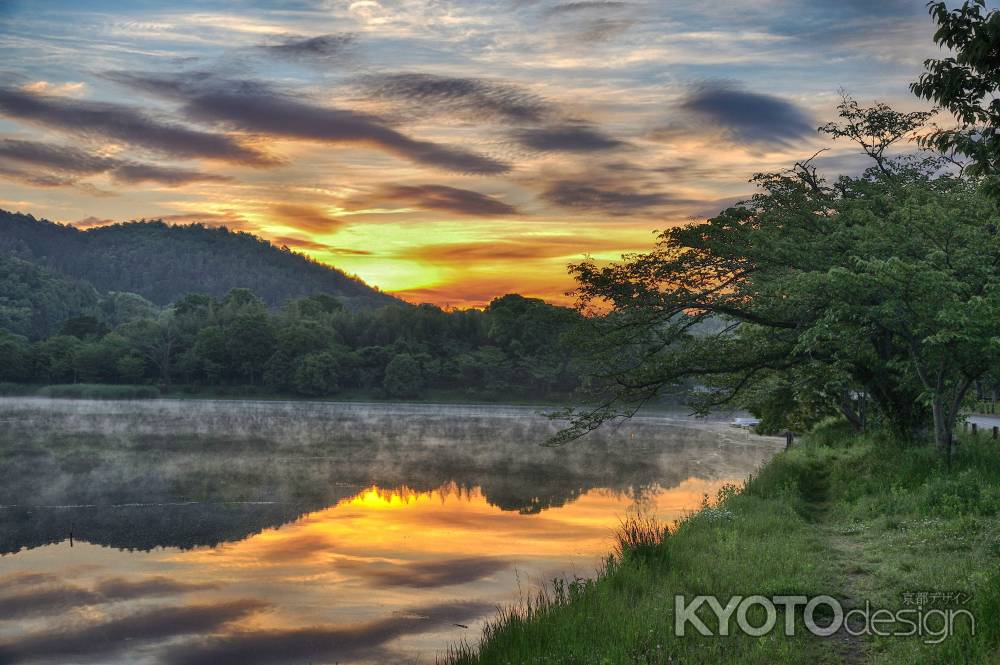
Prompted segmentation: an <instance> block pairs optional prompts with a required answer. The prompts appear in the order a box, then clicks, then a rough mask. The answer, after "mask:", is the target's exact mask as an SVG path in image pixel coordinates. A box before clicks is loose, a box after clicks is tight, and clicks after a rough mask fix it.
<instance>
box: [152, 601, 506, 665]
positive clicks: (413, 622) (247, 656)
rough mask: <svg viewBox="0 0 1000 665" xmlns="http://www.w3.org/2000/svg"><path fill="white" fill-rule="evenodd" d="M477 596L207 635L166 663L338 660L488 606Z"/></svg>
mask: <svg viewBox="0 0 1000 665" xmlns="http://www.w3.org/2000/svg"><path fill="white" fill-rule="evenodd" d="M493 609H494V606H493V605H491V604H489V603H479V602H450V603H441V604H436V605H430V606H427V607H414V608H411V609H410V610H409V611H407V612H405V613H400V614H399V615H397V616H392V617H388V618H385V619H378V620H376V621H368V622H365V623H360V624H356V625H350V626H314V627H309V628H299V629H289V630H263V631H254V632H242V633H233V634H229V635H222V636H219V637H210V638H206V639H203V640H198V641H195V642H194V643H192V644H186V645H184V646H180V647H174V648H171V649H169V650H168V651H167V652H165V654H164V660H163V662H164V663H166V664H167V665H203V664H204V663H212V664H213V665H269V664H270V663H287V662H295V661H310V662H311V661H313V660H319V661H340V660H353V659H355V658H359V657H362V656H365V657H368V658H370V657H371V654H372V651H373V650H374V649H377V648H379V647H381V646H383V645H385V644H386V643H387V642H389V641H391V640H393V639H396V638H398V637H400V636H402V635H405V634H407V633H414V632H422V631H426V630H430V629H433V628H435V627H439V626H442V625H450V624H454V623H460V622H462V621H469V620H471V619H474V618H477V617H480V616H483V615H484V614H487V613H488V612H490V611H492V610H493Z"/></svg>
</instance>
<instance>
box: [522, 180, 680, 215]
mask: <svg viewBox="0 0 1000 665" xmlns="http://www.w3.org/2000/svg"><path fill="white" fill-rule="evenodd" d="M542 198H543V199H545V200H546V201H548V202H549V203H553V204H555V205H558V206H562V207H564V208H577V209H580V210H594V211H600V212H608V213H615V214H630V213H635V212H640V211H643V210H646V209H648V208H656V207H660V206H665V205H670V204H675V205H681V204H690V203H695V201H692V200H691V199H684V198H678V197H675V196H672V195H670V194H666V193H664V192H640V191H636V190H634V189H631V188H629V187H626V186H615V187H608V186H601V185H595V184H591V183H587V182H580V181H574V180H560V181H558V182H555V183H553V184H551V185H550V186H549V187H548V188H547V189H546V190H545V191H544V192H543V193H542Z"/></svg>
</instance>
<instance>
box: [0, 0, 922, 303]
mask: <svg viewBox="0 0 1000 665" xmlns="http://www.w3.org/2000/svg"><path fill="white" fill-rule="evenodd" d="M923 7H924V3H923V2H922V0H921V1H918V0H893V1H891V2H885V3H859V2H844V3H832V2H831V3H827V2H811V3H800V2H793V1H792V0H752V1H750V2H731V1H729V0H725V1H722V2H714V3H702V4H700V5H691V4H690V3H664V2H645V1H642V0H640V1H638V2H569V3H559V2H554V1H553V2H523V1H521V0H511V1H510V2H509V3H508V4H503V3H501V4H499V5H498V4H497V3H495V2H478V1H476V2H442V3H424V2H411V1H409V0H381V1H378V2H375V1H366V2H353V3H352V2H330V1H326V0H306V1H304V2H297V3H292V4H291V5H289V6H285V7H283V8H280V9H275V8H272V7H271V6H270V5H269V4H268V3H256V2H239V3H223V2H211V3H198V4H197V5H193V4H192V5H190V6H184V3H181V4H180V5H178V4H176V3H162V4H159V3H155V2H154V3H143V4H141V5H136V4H135V3H125V2H115V1H113V0H102V1H100V2H94V3H84V4H80V3H64V2H37V3H35V2H32V3H27V2H18V1H15V2H6V3H0V44H2V48H3V52H4V60H5V62H4V65H5V66H4V68H3V72H2V73H0V208H4V209H8V210H17V211H21V212H25V213H32V214H34V215H36V216H38V217H45V218H49V219H52V220H55V221H59V222H64V223H70V224H75V225H77V226H81V227H88V226H95V225H102V224H107V223H112V222H118V221H126V220H130V219H139V218H145V219H155V218H162V219H163V220H164V221H167V222H168V223H190V222H201V223H204V224H207V225H226V226H228V227H230V228H232V229H239V230H246V231H250V232H252V233H255V234H259V235H261V236H263V237H265V238H267V239H269V240H271V241H273V242H274V243H275V244H277V245H287V246H288V247H290V248H291V249H293V250H296V251H299V252H302V253H304V254H307V255H308V256H310V257H313V258H315V259H316V260H318V261H321V262H324V263H328V264H330V265H333V266H336V267H338V268H341V269H342V270H345V271H346V272H349V273H352V274H356V275H358V276H360V277H361V278H362V279H364V280H365V281H367V282H368V283H370V284H372V285H374V286H377V287H379V288H381V289H383V290H385V291H389V292H392V293H395V294H397V295H399V296H401V297H403V298H405V299H407V300H410V301H414V302H433V303H436V304H439V305H442V306H451V307H465V306H478V305H482V304H484V303H485V302H488V301H489V300H490V299H491V298H493V297H496V296H499V295H502V294H504V293H508V292H520V293H523V294H525V295H529V296H538V297H543V298H546V299H548V300H551V301H553V302H570V301H571V298H570V297H568V296H566V291H567V290H568V289H570V288H571V287H572V282H571V279H570V278H569V277H568V276H567V274H566V266H567V264H568V263H571V262H574V261H578V260H580V259H581V258H583V257H584V256H588V255H589V256H593V257H595V258H598V259H615V258H617V257H618V256H620V255H621V254H622V253H624V252H630V251H637V250H643V249H645V248H648V247H649V246H650V245H651V243H652V239H653V236H652V232H653V231H654V230H656V229H662V228H664V227H666V226H669V225H672V224H677V223H682V222H684V221H687V220H689V219H691V218H695V219H697V218H704V217H705V216H707V215H711V214H714V213H715V212H717V211H718V210H719V209H721V208H722V207H724V206H726V205H728V204H730V203H732V202H733V201H735V200H738V199H740V198H741V197H745V196H746V195H748V194H749V193H750V192H751V191H752V187H751V185H749V184H748V182H747V181H748V179H749V178H750V177H751V176H752V175H753V173H754V172H756V171H760V170H765V169H768V168H774V169H777V168H782V167H785V166H787V165H788V164H789V163H790V162H792V161H794V160H796V159H801V158H803V157H808V156H809V155H810V154H812V153H813V152H815V151H816V150H817V149H819V148H821V147H824V146H826V145H828V142H826V141H825V140H824V139H823V138H821V137H820V136H818V135H817V134H816V132H815V131H814V130H815V127H816V126H817V125H819V124H820V123H821V122H822V121H825V120H827V119H829V118H830V117H831V116H832V113H833V108H834V106H835V104H836V103H837V101H838V99H839V98H838V89H840V88H847V89H849V90H850V91H851V92H852V93H853V94H855V95H857V96H858V97H860V98H862V99H870V98H872V97H874V96H878V98H880V99H882V100H884V101H888V102H892V103H894V104H896V105H897V106H898V107H900V108H903V109H905V108H911V107H914V108H915V107H917V106H919V102H917V101H916V100H915V99H913V98H912V96H911V95H910V94H909V92H908V89H907V86H908V84H909V83H910V82H911V81H912V80H913V79H914V78H915V76H916V74H917V73H919V68H920V63H921V61H922V59H923V58H924V57H926V56H929V55H933V54H934V52H935V49H934V47H933V46H932V45H931V40H930V33H931V31H932V24H931V23H930V22H929V21H928V20H927V18H926V16H925V13H924V8H923ZM874 14H879V15H881V14H885V15H890V14H891V15H892V16H893V30H892V31H891V32H889V33H885V32H882V33H880V34H878V35H877V36H876V34H875V33H874V32H873V31H872V30H873V29H874V28H873V26H874V25H875V24H876V22H874V21H872V17H873V15H874ZM806 53H807V54H808V55H807V56H804V54H806ZM847 150H849V149H848V148H847V147H837V148H836V149H834V150H831V151H830V152H827V153H825V154H824V155H823V156H822V157H821V160H820V161H821V163H822V165H823V166H825V167H826V168H828V169H831V170H834V171H851V170H852V169H855V168H857V163H856V161H853V159H852V158H850V157H847V156H845V155H846V151H847Z"/></svg>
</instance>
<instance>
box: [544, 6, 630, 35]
mask: <svg viewBox="0 0 1000 665" xmlns="http://www.w3.org/2000/svg"><path fill="white" fill-rule="evenodd" d="M634 9H635V5H633V4H632V3H628V2H615V1H613V0H581V1H580V2H564V3H561V4H557V5H554V6H552V7H549V8H547V9H544V10H543V11H542V12H541V16H542V18H543V19H548V20H550V21H561V22H562V23H564V27H565V28H567V29H568V30H569V31H570V32H571V33H574V34H575V41H576V42H577V43H588V44H589V43H591V42H600V41H607V40H609V39H611V38H613V37H616V36H618V35H620V34H622V33H624V32H625V31H626V30H628V29H629V28H630V27H632V26H633V25H634V24H635V20H634V19H633V18H626V17H623V16H622V15H623V14H625V15H626V16H628V15H630V14H633V13H634V12H633V10H634ZM613 15H617V16H618V18H609V16H613Z"/></svg>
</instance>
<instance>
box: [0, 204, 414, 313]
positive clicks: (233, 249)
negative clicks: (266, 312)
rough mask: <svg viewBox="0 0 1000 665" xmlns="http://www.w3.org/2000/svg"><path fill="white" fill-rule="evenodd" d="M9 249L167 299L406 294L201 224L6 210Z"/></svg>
mask: <svg viewBox="0 0 1000 665" xmlns="http://www.w3.org/2000/svg"><path fill="white" fill-rule="evenodd" d="M3 256H6V257H16V258H17V259H21V260H23V261H28V262H31V263H33V264H36V265H38V266H40V267H42V268H44V269H45V270H47V271H50V272H52V273H55V274H57V275H60V276H64V277H67V278H70V279H73V280H79V281H82V282H86V283H88V284H91V285H93V287H94V288H95V289H96V290H97V291H99V292H102V293H107V292H112V291H124V292H131V293H137V294H139V295H141V296H143V297H144V298H147V299H148V300H150V301H152V302H153V303H156V304H157V305H161V306H162V305H167V304H169V303H172V302H174V301H175V300H177V299H178V298H180V297H182V296H184V295H186V294H188V293H205V294H208V295H210V296H214V297H216V298H219V297H222V296H224V295H225V294H226V293H228V292H229V290H230V289H234V288H247V289H250V290H252V291H253V292H254V293H256V294H257V295H258V296H260V297H261V298H262V299H263V300H264V301H265V302H266V303H267V304H268V305H269V306H272V307H273V306H277V305H280V304H281V303H283V302H285V301H286V300H289V299H292V298H301V297H305V296H309V295H313V294H316V293H327V294H330V295H333V296H336V297H338V298H340V299H341V300H342V301H343V302H344V304H345V305H346V306H347V307H350V308H367V307H378V306H382V305H387V304H391V303H398V302H399V300H397V299H396V298H394V297H393V296H390V295H388V294H385V293H382V292H381V291H379V290H377V289H375V288H373V287H371V286H368V285H367V284H365V283H364V282H363V281H361V280H360V279H358V278H356V277H351V276H349V275H347V274H345V273H344V272H342V271H340V270H338V269H336V268H333V267H331V266H327V265H324V264H321V263H318V262H316V261H313V260H312V259H309V258H308V257H305V256H303V255H301V254H297V253H294V252H292V251H290V250H288V249H287V248H279V247H276V246H274V245H272V244H271V243H270V242H268V241H266V240H264V239H262V238H259V237H257V236H255V235H252V234H250V233H246V232H241V231H230V230H229V229H227V228H225V227H207V226H203V225H201V224H189V225H183V226H176V225H169V224H166V223H164V222H162V221H136V222H124V223H120V224H113V225H109V226H100V227H95V228H91V229H87V230H80V229H77V228H75V227H73V226H67V225H63V224H56V223H54V222H50V221H48V220H44V219H36V218H35V217H33V216H31V215H25V214H21V213H13V212H8V211H5V210H0V257H3ZM0 295H2V294H0Z"/></svg>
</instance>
